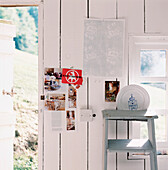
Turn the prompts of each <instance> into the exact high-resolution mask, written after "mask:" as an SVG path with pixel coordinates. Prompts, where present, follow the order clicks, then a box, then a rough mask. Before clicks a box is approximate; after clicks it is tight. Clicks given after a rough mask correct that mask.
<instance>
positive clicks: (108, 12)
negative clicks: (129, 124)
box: [88, 0, 117, 170]
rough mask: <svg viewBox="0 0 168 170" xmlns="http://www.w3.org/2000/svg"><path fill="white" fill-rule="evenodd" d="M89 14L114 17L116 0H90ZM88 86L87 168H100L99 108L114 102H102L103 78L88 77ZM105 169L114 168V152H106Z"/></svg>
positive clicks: (112, 129) (101, 141) (100, 123)
mask: <svg viewBox="0 0 168 170" xmlns="http://www.w3.org/2000/svg"><path fill="white" fill-rule="evenodd" d="M89 2H90V6H89V14H90V16H89V17H90V18H100V19H106V18H110V19H112V18H113V19H114V18H116V12H117V11H116V10H117V9H116V5H117V2H116V0H90V1H89ZM108 80H115V78H111V79H110V78H109V79H108ZM89 84H90V86H89V92H90V93H89V101H90V103H89V105H90V108H91V109H93V113H95V114H96V117H95V118H94V119H93V122H90V123H89V162H88V163H89V169H90V170H92V169H96V170H102V169H103V167H104V165H103V161H102V160H103V151H104V150H103V118H102V112H101V110H102V109H104V108H113V109H115V104H114V103H111V104H109V103H105V102H104V99H105V97H104V90H105V87H104V86H105V79H104V78H99V77H97V78H93V77H90V83H89ZM109 127H112V128H109V134H108V135H109V137H111V138H115V133H114V131H115V123H114V122H113V123H111V122H110V123H109ZM107 155H108V156H107V162H108V163H107V169H111V170H114V169H116V166H115V161H116V160H115V154H114V153H107Z"/></svg>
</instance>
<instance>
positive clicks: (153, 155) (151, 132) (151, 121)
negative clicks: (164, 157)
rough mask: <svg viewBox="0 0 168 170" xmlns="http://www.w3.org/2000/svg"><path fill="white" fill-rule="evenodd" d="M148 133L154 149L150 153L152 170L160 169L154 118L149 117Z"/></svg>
mask: <svg viewBox="0 0 168 170" xmlns="http://www.w3.org/2000/svg"><path fill="white" fill-rule="evenodd" d="M148 134H149V140H150V142H151V144H152V147H153V151H151V153H150V165H151V170H158V166H157V154H156V140H155V125H154V119H148Z"/></svg>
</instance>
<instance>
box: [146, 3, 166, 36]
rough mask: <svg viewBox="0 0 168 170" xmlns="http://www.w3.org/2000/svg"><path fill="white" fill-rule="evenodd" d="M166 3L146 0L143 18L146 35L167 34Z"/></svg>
mask: <svg viewBox="0 0 168 170" xmlns="http://www.w3.org/2000/svg"><path fill="white" fill-rule="evenodd" d="M167 7H168V1H166V0H146V1H145V9H146V10H145V14H146V15H145V18H146V32H147V33H167V32H168V21H167V20H166V19H165V17H166V16H168V10H167Z"/></svg>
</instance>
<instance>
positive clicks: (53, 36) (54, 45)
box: [42, 0, 60, 170]
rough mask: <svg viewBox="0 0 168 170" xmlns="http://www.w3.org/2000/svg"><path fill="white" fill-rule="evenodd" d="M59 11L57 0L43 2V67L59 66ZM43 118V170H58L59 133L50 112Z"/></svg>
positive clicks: (45, 113)
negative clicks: (55, 128)
mask: <svg viewBox="0 0 168 170" xmlns="http://www.w3.org/2000/svg"><path fill="white" fill-rule="evenodd" d="M59 12H60V4H59V0H50V1H45V2H44V15H43V17H44V41H43V44H44V68H45V67H56V68H57V67H59V27H60V25H59V22H60V16H59ZM44 68H43V69H44ZM42 73H44V70H42ZM42 76H43V75H42ZM43 106H44V103H43ZM43 118H44V170H58V169H59V160H60V158H59V134H58V133H57V132H52V128H51V116H50V113H48V112H44V117H43Z"/></svg>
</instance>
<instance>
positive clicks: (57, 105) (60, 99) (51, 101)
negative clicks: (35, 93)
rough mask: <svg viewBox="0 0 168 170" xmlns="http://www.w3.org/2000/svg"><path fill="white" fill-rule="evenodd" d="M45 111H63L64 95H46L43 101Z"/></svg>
mask: <svg viewBox="0 0 168 170" xmlns="http://www.w3.org/2000/svg"><path fill="white" fill-rule="evenodd" d="M45 110H51V111H64V110H65V94H47V96H46V101H45Z"/></svg>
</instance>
